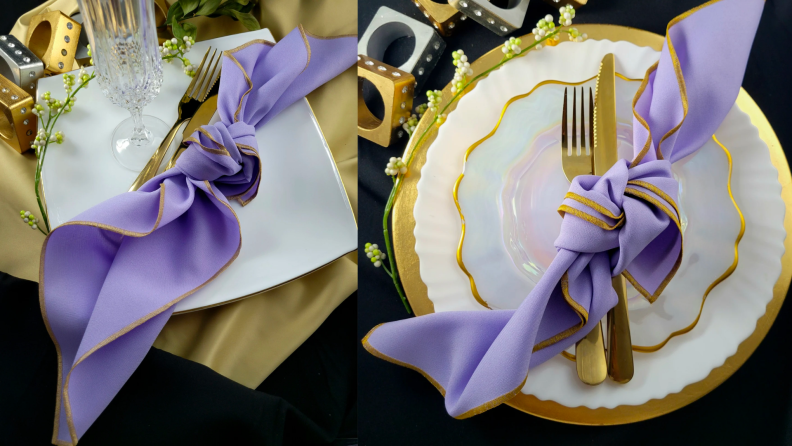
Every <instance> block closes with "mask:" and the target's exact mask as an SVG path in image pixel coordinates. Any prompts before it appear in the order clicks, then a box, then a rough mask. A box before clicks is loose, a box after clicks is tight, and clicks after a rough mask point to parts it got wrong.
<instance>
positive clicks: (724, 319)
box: [414, 40, 786, 408]
mask: <svg viewBox="0 0 792 446" xmlns="http://www.w3.org/2000/svg"><path fill="white" fill-rule="evenodd" d="M607 53H614V54H615V55H616V70H617V71H618V72H619V73H622V74H623V75H625V76H626V77H629V78H642V77H643V75H644V73H645V71H646V69H647V68H648V67H649V66H650V65H652V64H653V63H654V62H655V61H656V60H657V59H658V57H659V53H657V52H656V51H654V50H652V49H651V48H643V47H637V46H635V45H633V44H631V43H628V42H611V41H607V40H602V41H595V40H590V41H587V42H583V43H571V42H565V43H561V44H559V45H558V46H556V47H550V48H546V49H543V50H541V51H538V52H532V53H531V54H528V55H527V56H526V57H524V58H521V59H517V60H515V61H513V62H510V63H508V64H506V65H505V66H504V67H503V68H501V69H500V70H498V71H496V72H494V73H492V74H490V75H489V77H488V78H487V79H485V80H483V81H482V82H480V83H479V84H478V86H477V87H476V88H475V89H474V90H473V91H471V92H470V93H468V94H467V95H465V97H463V98H462V99H461V101H460V103H459V105H458V107H457V109H456V111H454V112H453V113H451V114H450V115H449V117H448V120H447V122H446V123H445V124H444V125H443V126H442V127H441V129H440V131H439V132H438V136H437V139H436V140H435V141H434V142H433V144H432V145H431V147H429V149H428V153H427V161H426V164H425V166H424V168H423V170H422V172H421V179H420V181H419V183H418V199H417V201H416V204H415V209H414V216H415V221H416V226H415V238H416V245H415V250H416V252H417V253H418V256H419V258H420V261H421V278H422V280H423V281H424V282H425V283H426V285H427V287H428V293H429V298H430V299H431V300H432V302H433V304H434V308H435V311H438V312H440V311H456V310H473V311H476V310H478V311H488V310H485V309H483V307H481V306H480V305H479V304H478V303H477V302H476V300H475V299H474V297H473V295H472V293H471V291H470V287H469V282H468V280H467V277H466V276H465V275H464V273H463V272H462V271H461V269H460V268H459V266H458V265H457V262H456V248H457V244H458V242H459V234H460V230H461V224H460V220H459V216H458V213H457V210H456V206H455V204H454V200H453V196H452V194H451V190H452V188H453V185H454V182H455V181H456V179H457V177H458V176H459V173H460V172H461V171H462V168H463V165H462V161H463V154H464V152H465V151H466V150H467V148H468V147H470V146H471V145H472V144H474V143H475V142H476V141H478V140H480V139H481V138H483V137H484V136H485V135H486V134H487V133H489V132H490V131H491V130H492V129H493V128H494V127H495V124H496V122H497V119H498V117H499V115H500V112H501V110H502V108H503V106H504V105H505V104H506V102H507V101H508V100H509V99H510V98H512V97H514V96H517V95H519V94H524V93H527V92H528V91H530V90H531V89H532V88H533V87H534V86H536V85H537V84H538V83H539V82H541V81H543V80H547V79H554V80H560V81H566V82H579V81H581V80H584V79H587V78H590V77H592V76H595V75H596V74H597V69H598V67H599V63H600V60H601V59H602V57H603V56H604V55H605V54H607ZM715 135H716V136H717V138H718V139H719V140H720V141H721V142H722V143H723V144H724V145H725V146H726V147H727V148H729V150H730V151H731V155H732V160H733V174H732V175H733V176H732V181H731V186H732V193H733V195H734V198H735V200H736V202H737V204H738V206H739V207H740V209H741V210H742V212H743V215H744V217H745V234H744V236H743V239H742V242H741V244H740V247H739V255H740V262H739V264H738V266H737V269H736V270H735V271H734V273H733V274H732V275H731V276H730V277H729V278H728V279H726V280H725V281H724V282H723V283H721V284H720V285H719V286H717V287H716V288H715V289H714V290H713V291H712V292H711V294H710V296H709V298H708V300H707V304H706V306H705V308H704V312H703V314H702V317H701V320H700V321H699V323H698V325H697V327H696V328H695V329H694V330H692V331H691V332H690V333H687V334H686V335H684V336H681V337H677V338H674V339H672V340H671V341H670V342H669V343H668V344H667V345H666V346H665V347H664V348H662V349H661V350H660V351H658V352H656V353H651V354H641V353H636V355H635V377H634V378H633V380H632V381H630V382H629V383H627V384H624V385H620V384H615V383H613V382H611V381H609V380H606V381H605V382H604V383H603V384H601V385H599V386H595V387H589V386H586V385H584V384H582V383H581V382H580V380H579V379H578V378H577V374H576V373H575V368H574V366H573V364H572V363H571V362H569V361H568V360H566V359H564V358H562V357H560V356H557V357H555V358H553V359H551V360H549V361H547V362H546V363H545V364H542V365H541V366H539V367H537V368H535V369H533V370H532V371H531V373H530V376H529V379H528V380H527V382H526V384H525V387H523V390H522V391H523V393H526V394H532V395H535V396H536V397H537V398H539V399H541V400H553V401H555V402H557V403H560V404H562V405H565V406H568V407H577V406H586V407H589V408H598V407H606V408H613V407H616V406H619V405H639V404H643V403H645V402H647V401H649V400H650V399H655V398H658V399H659V398H663V397H665V396H666V395H668V394H670V393H675V392H679V391H681V390H682V389H683V388H684V387H685V386H686V385H688V384H691V383H694V382H698V381H700V380H702V379H704V378H705V377H706V376H707V375H708V374H709V372H710V371H711V370H712V369H713V368H715V367H718V366H720V365H722V364H723V363H724V361H725V360H726V358H728V357H729V356H731V355H733V354H734V353H735V352H736V351H737V347H738V346H739V344H740V343H741V342H742V341H743V340H745V339H746V338H747V337H748V336H749V335H750V334H751V333H752V332H753V330H754V328H755V326H756V321H757V319H758V318H759V317H761V316H762V314H764V312H765V307H766V305H767V303H768V302H770V300H771V299H772V297H773V285H774V284H775V281H776V280H777V279H778V277H779V274H780V272H781V255H782V254H783V252H784V247H783V241H784V238H785V236H786V232H785V230H784V226H783V218H784V212H785V206H784V203H783V201H782V200H781V196H780V192H781V185H780V184H779V183H778V172H777V171H776V169H775V168H774V167H773V165H772V163H771V162H770V156H769V152H768V148H767V145H766V144H765V143H764V142H763V141H762V140H761V139H759V134H758V131H757V130H756V128H755V127H754V126H753V125H752V124H751V123H750V120H749V118H748V116H747V115H746V114H744V113H743V112H741V111H740V110H739V109H738V108H737V107H736V106H735V107H734V108H732V110H731V111H730V112H729V114H728V116H727V117H726V119H725V120H724V122H723V124H722V125H721V127H720V128H719V129H718V131H717V132H716V134H715ZM697 299H699V301H700V296H698V297H697Z"/></svg>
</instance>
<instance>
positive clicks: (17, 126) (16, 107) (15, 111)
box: [0, 76, 38, 153]
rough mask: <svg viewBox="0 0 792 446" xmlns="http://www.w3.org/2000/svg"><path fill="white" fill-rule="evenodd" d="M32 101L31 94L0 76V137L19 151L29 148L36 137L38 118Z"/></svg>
mask: <svg viewBox="0 0 792 446" xmlns="http://www.w3.org/2000/svg"><path fill="white" fill-rule="evenodd" d="M33 103H34V102H33V96H31V95H29V94H27V92H25V90H23V89H22V88H21V87H19V86H18V85H16V84H15V83H13V82H11V80H10V79H8V78H6V77H5V76H0V139H2V140H3V141H5V142H7V143H8V145H10V146H11V147H13V148H14V150H16V151H17V152H19V153H23V152H25V151H27V150H28V149H30V144H32V143H33V140H35V139H36V131H37V127H38V118H37V117H36V115H34V114H33Z"/></svg>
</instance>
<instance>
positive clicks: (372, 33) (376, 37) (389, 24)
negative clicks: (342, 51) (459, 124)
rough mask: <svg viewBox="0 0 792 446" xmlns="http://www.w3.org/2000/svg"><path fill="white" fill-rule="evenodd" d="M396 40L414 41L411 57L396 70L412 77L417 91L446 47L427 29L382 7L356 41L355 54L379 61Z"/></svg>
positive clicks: (433, 31)
mask: <svg viewBox="0 0 792 446" xmlns="http://www.w3.org/2000/svg"><path fill="white" fill-rule="evenodd" d="M400 37H415V49H414V50H413V53H412V55H410V58H409V59H407V62H404V63H403V64H401V66H399V67H397V68H398V69H400V70H402V71H406V72H408V73H411V74H412V75H413V76H415V81H416V87H415V89H416V90H420V89H421V86H422V85H423V83H424V81H425V80H426V78H427V77H429V72H430V71H432V69H433V68H434V67H435V65H437V61H438V60H439V59H440V56H441V55H442V54H443V50H445V47H446V44H445V42H444V41H443V39H442V38H441V37H440V35H439V34H437V32H435V30H433V29H432V27H431V26H429V25H427V24H425V23H421V22H419V21H418V20H415V19H413V18H410V17H407V16H406V15H404V14H402V13H400V12H396V11H394V10H392V9H390V8H387V7H385V6H382V7H380V9H378V10H377V14H376V15H375V16H374V19H373V20H372V21H371V23H370V24H369V26H368V28H366V32H364V33H363V35H362V36H361V37H360V41H359V42H358V54H362V55H365V56H368V57H370V58H372V59H375V60H382V59H383V56H384V55H385V50H386V49H387V48H388V45H390V44H391V43H393V41H394V40H396V39H398V38H400Z"/></svg>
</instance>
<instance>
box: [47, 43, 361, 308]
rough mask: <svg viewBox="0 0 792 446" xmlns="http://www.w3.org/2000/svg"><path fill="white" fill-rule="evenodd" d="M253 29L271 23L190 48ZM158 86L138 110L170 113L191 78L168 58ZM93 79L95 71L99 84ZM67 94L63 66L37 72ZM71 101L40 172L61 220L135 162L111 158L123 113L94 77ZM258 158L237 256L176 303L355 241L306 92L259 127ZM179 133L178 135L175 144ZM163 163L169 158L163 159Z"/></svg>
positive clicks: (128, 180)
mask: <svg viewBox="0 0 792 446" xmlns="http://www.w3.org/2000/svg"><path fill="white" fill-rule="evenodd" d="M254 39H266V40H270V41H274V39H273V37H272V34H271V33H270V32H269V30H266V29H265V30H259V31H253V32H249V33H243V34H236V35H233V36H227V37H221V38H218V39H213V40H207V41H204V42H197V43H196V44H195V45H194V46H193V50H192V51H191V52H190V53H188V57H189V58H190V59H191V60H192V61H193V62H195V63H197V62H198V61H200V59H201V57H203V54H204V52H205V51H206V49H207V48H208V47H209V46H212V47H213V48H218V49H220V50H228V49H232V48H236V47H238V46H240V45H242V44H244V43H246V42H249V41H251V40H254ZM163 70H164V82H163V86H162V90H161V91H160V94H159V96H157V98H156V99H154V101H152V103H151V104H149V105H148V106H146V108H145V109H144V110H143V113H144V114H147V115H152V116H156V117H157V118H160V119H162V120H163V121H165V122H166V123H172V122H175V121H176V115H177V110H176V104H177V103H178V101H179V99H180V98H181V96H182V95H183V94H184V91H185V90H186V88H187V85H188V84H189V83H190V78H188V77H187V76H185V75H184V74H183V73H182V70H181V67H180V66H179V65H178V64H176V63H174V64H164V66H163ZM95 82H96V81H94V84H95ZM47 90H49V91H51V92H52V93H53V95H54V96H55V97H63V95H64V94H63V80H62V79H61V77H60V76H53V77H51V78H45V79H42V80H41V81H40V82H39V91H47ZM76 102H77V103H78V105H77V106H76V107H75V108H74V111H73V112H72V113H70V114H68V115H64V116H62V117H61V118H60V119H59V120H58V124H57V129H58V130H62V131H63V132H64V134H65V136H66V137H65V141H64V143H63V144H61V145H51V146H50V148H49V150H48V151H47V157H46V160H45V164H44V169H43V172H42V176H43V181H44V192H45V196H46V199H47V208H48V212H49V217H50V223H51V225H52V226H53V227H55V226H58V225H60V224H63V223H65V222H66V221H68V220H70V219H72V218H74V217H75V216H77V215H78V214H80V213H81V212H83V211H84V210H86V209H88V208H90V207H93V206H95V205H97V204H99V203H101V202H102V201H104V200H107V199H109V198H111V197H113V196H115V195H118V194H121V193H124V192H126V191H127V190H128V189H129V186H130V185H131V184H132V181H134V179H135V177H136V176H137V172H133V171H130V170H127V169H125V168H124V167H122V166H121V165H120V164H118V163H117V162H116V161H115V159H114V158H113V155H112V152H111V149H110V135H111V134H112V132H113V129H114V128H115V126H116V125H117V124H118V123H119V122H121V121H122V120H123V119H126V118H127V117H129V113H128V112H127V111H126V110H124V109H122V108H120V107H116V106H115V105H113V104H111V103H110V101H109V100H107V99H106V98H105V97H104V96H103V95H102V92H101V89H100V88H99V86H98V85H90V86H89V88H88V89H87V90H81V91H80V92H79V93H78V94H77V97H76ZM256 139H257V140H258V142H259V152H260V154H261V155H260V156H261V163H262V176H261V185H260V186H259V193H258V196H257V197H256V198H255V199H254V200H253V201H252V202H250V204H248V205H247V206H245V207H242V206H240V205H239V204H238V203H237V202H236V201H233V202H232V203H231V206H232V207H233V208H234V211H235V212H236V214H237V216H238V217H239V221H240V225H241V227H242V240H243V241H244V242H243V244H242V249H241V251H240V253H239V257H237V259H236V260H235V261H234V262H233V263H232V264H231V265H230V266H229V267H228V269H226V270H225V271H224V272H223V273H222V274H220V275H219V276H218V277H217V278H216V279H215V280H213V281H212V282H210V283H209V284H208V285H207V286H205V287H204V288H202V289H200V290H199V291H197V292H196V293H195V294H193V295H191V296H189V297H187V298H185V299H184V300H182V301H181V302H179V303H178V304H177V305H176V312H181V311H190V310H194V309H198V308H202V307H206V306H213V305H218V304H222V303H223V302H227V301H230V300H234V299H238V298H240V297H244V296H247V295H249V294H253V293H256V292H258V291H261V290H265V289H269V288H273V287H276V286H278V285H281V284H283V283H285V282H288V281H290V280H293V279H295V278H298V277H300V276H302V275H304V274H306V273H308V272H310V271H313V270H315V269H317V268H319V267H321V266H323V265H325V264H327V263H329V262H331V261H333V260H335V259H337V258H339V257H341V256H343V255H344V254H346V253H348V252H350V251H353V250H355V249H356V247H357V225H356V223H355V219H354V215H353V214H352V208H351V206H350V204H349V200H348V199H347V195H346V192H345V191H344V186H343V183H342V182H341V177H340V176H339V174H338V170H337V168H336V165H335V162H334V161H333V156H332V154H331V152H330V148H329V147H328V146H327V142H326V141H325V140H324V137H323V136H322V132H321V129H320V128H319V124H318V123H317V122H316V118H315V117H314V115H313V112H312V111H311V108H310V106H309V105H308V102H307V101H306V100H305V99H303V100H300V101H297V102H296V103H294V104H293V105H291V106H289V107H288V108H286V109H285V110H283V111H282V112H281V113H280V114H279V115H278V116H276V117H275V118H274V119H272V120H271V121H269V122H268V123H267V124H265V125H264V126H262V127H260V128H258V129H257V130H256ZM179 142H181V134H179V135H178V137H177V140H176V141H175V142H174V144H173V146H172V147H171V150H173V149H174V148H175V146H176V145H177V144H178V143H179ZM163 164H165V163H163Z"/></svg>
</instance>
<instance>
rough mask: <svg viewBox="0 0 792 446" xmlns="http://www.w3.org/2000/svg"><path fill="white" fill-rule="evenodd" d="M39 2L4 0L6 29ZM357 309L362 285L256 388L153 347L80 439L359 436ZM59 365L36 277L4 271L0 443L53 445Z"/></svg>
mask: <svg viewBox="0 0 792 446" xmlns="http://www.w3.org/2000/svg"><path fill="white" fill-rule="evenodd" d="M40 3H41V1H40V0H13V1H12V0H0V34H5V33H7V32H9V31H10V30H11V28H12V27H13V25H14V23H15V22H16V20H17V18H18V17H19V16H20V15H22V14H23V13H25V12H27V11H29V10H31V9H33V8H35V7H36V6H37V5H39V4H40ZM0 197H2V191H0ZM0 199H1V198H0ZM2 236H3V230H2V228H0V237H2ZM356 309H357V293H355V294H352V295H351V296H350V297H349V298H347V299H346V300H345V301H344V302H343V303H342V304H341V305H340V306H339V307H338V308H337V309H336V310H335V311H334V312H333V313H332V314H331V315H330V316H329V317H328V319H327V320H325V322H324V323H323V324H322V325H321V326H320V327H319V329H318V330H317V331H316V332H315V333H314V334H313V335H311V336H310V337H309V338H308V340H306V341H305V343H303V345H301V346H300V347H299V348H298V349H297V350H296V351H295V352H294V353H293V354H292V355H291V356H289V358H287V359H286V361H284V363H283V364H281V365H280V366H279V367H278V368H277V369H276V370H275V371H274V372H273V373H272V374H271V375H270V376H269V377H268V378H267V379H266V380H265V381H264V382H263V383H262V384H261V385H260V386H259V387H258V388H257V389H256V390H252V389H248V388H246V387H244V386H242V385H240V384H237V383H235V382H233V381H231V380H230V379H228V378H225V377H224V376H222V375H220V374H218V373H216V372H214V371H213V370H211V369H209V368H208V367H205V366H203V365H200V364H197V363H194V362H192V361H188V360H186V359H183V358H180V357H177V356H174V355H172V354H170V353H167V352H164V351H162V350H159V349H156V348H152V349H151V350H150V352H149V353H148V355H147V356H146V358H145V359H144V360H143V363H142V364H141V365H140V367H139V368H138V369H137V370H136V371H135V373H134V374H133V375H132V377H131V378H130V379H129V381H128V382H127V383H126V385H125V386H124V387H123V388H122V389H121V392H119V394H118V395H117V396H116V397H115V398H114V399H113V401H112V402H111V404H110V405H109V406H108V408H107V409H106V410H105V412H103V413H102V415H101V416H100V417H99V419H98V420H97V421H96V422H95V423H94V424H93V426H91V428H90V429H89V430H88V431H87V432H86V434H85V435H84V436H83V438H82V439H81V440H80V442H79V444H80V446H90V445H102V446H103V445H113V446H122V445H152V446H153V445H162V446H180V445H190V446H197V445H207V446H214V445H267V446H269V445H273V446H275V445H300V446H301V445H313V444H332V445H334V446H346V445H354V444H357V438H356V437H357V405H356V401H357V388H356V380H357V373H356V363H357V358H356V348H355V344H356V337H355V331H354V330H355V328H354V327H355V319H356V316H357V314H356ZM57 373H58V372H57V361H56V355H55V348H54V346H53V344H52V341H51V340H50V337H49V335H48V334H47V331H46V329H45V327H44V323H43V321H42V319H41V311H40V310H39V304H38V285H37V284H36V283H33V282H29V281H25V280H20V279H17V278H14V277H11V276H9V275H7V274H5V273H2V272H0V445H2V446H6V445H9V446H11V445H14V446H16V445H24V446H28V445H49V444H50V438H51V436H52V422H53V415H54V409H55V393H56V390H55V388H56V383H57V381H56V380H57Z"/></svg>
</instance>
